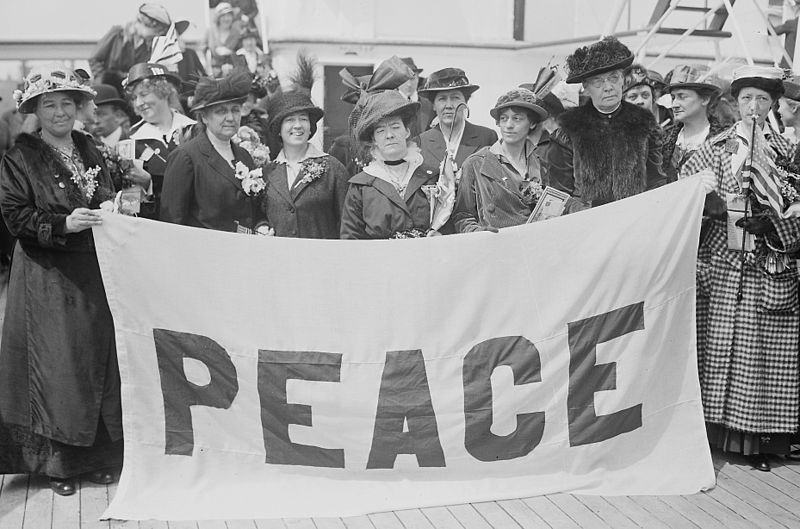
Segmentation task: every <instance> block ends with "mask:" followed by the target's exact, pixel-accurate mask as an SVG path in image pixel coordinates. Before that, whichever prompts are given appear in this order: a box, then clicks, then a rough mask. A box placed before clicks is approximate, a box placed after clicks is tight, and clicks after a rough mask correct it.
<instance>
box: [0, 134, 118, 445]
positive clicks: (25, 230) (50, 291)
mask: <svg viewBox="0 0 800 529" xmlns="http://www.w3.org/2000/svg"><path fill="white" fill-rule="evenodd" d="M72 137H73V141H74V142H75V145H76V147H77V148H78V150H79V152H80V154H81V158H82V160H83V162H84V165H85V167H86V168H87V169H89V168H92V167H95V166H98V167H100V168H101V169H102V171H101V173H100V174H99V175H98V183H99V187H98V188H97V190H96V191H95V193H94V196H93V197H92V199H91V201H87V200H86V198H85V197H84V196H83V195H82V194H81V192H80V190H79V189H78V187H77V186H76V185H75V184H73V183H72V181H71V180H70V173H69V172H68V171H67V169H66V168H65V167H64V166H63V165H62V164H61V162H60V161H58V160H56V156H55V154H53V153H52V152H51V151H50V149H49V147H47V146H46V145H45V144H44V142H43V141H42V140H41V139H40V138H39V137H38V136H32V135H28V134H23V135H21V136H20V137H19V138H18V140H17V143H16V145H15V147H13V148H12V149H11V150H10V151H9V152H8V154H7V155H6V156H5V158H3V161H2V164H0V209H2V212H3V218H4V219H5V221H6V224H7V225H8V228H9V230H10V231H11V233H12V235H14V236H15V237H17V239H18V243H17V246H16V248H15V251H14V260H13V264H12V267H11V279H10V281H9V290H8V301H7V305H6V318H5V324H4V326H3V339H2V346H0V417H1V418H2V421H3V422H4V423H6V424H15V425H20V426H23V427H25V428H27V429H29V430H31V431H33V432H34V433H36V434H39V435H41V436H44V437H47V438H49V439H53V440H56V441H59V442H62V443H66V444H69V445H75V446H91V445H92V444H93V443H94V441H95V434H96V432H97V430H98V424H99V420H100V418H101V417H102V419H103V422H104V423H105V426H106V428H107V430H108V432H109V434H110V436H111V439H112V440H117V439H121V438H122V414H121V408H120V396H119V372H118V368H117V359H116V349H115V345H114V325H113V321H112V319H111V313H110V312H109V309H108V304H107V302H106V295H105V291H104V289H103V282H102V278H101V277H100V269H99V266H98V263H97V256H96V254H95V250H94V239H93V238H92V232H91V230H84V231H82V232H80V233H70V234H67V233H65V228H66V218H67V216H68V215H69V213H71V212H72V210H73V209H75V208H77V207H89V208H97V207H98V206H99V204H100V202H102V201H103V200H107V199H110V198H113V184H112V183H111V178H110V177H109V174H108V172H107V170H106V168H105V166H104V164H103V159H102V156H101V155H100V153H99V152H98V151H97V148H96V147H95V146H94V145H93V144H92V142H91V140H90V139H89V138H88V137H87V136H85V135H84V134H82V133H79V132H73V133H72Z"/></svg>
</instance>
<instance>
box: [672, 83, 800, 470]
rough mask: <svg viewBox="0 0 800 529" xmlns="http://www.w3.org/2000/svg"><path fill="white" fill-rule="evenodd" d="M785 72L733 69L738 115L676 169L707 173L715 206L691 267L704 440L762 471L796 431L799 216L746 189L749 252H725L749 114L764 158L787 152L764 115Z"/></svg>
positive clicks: (684, 172)
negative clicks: (729, 201) (781, 212)
mask: <svg viewBox="0 0 800 529" xmlns="http://www.w3.org/2000/svg"><path fill="white" fill-rule="evenodd" d="M781 74H782V72H781V71H780V70H778V69H777V68H763V67H742V68H740V69H738V70H737V71H736V72H734V81H733V83H732V85H731V91H732V93H733V95H734V97H736V98H737V100H738V102H739V109H740V113H741V116H742V120H740V121H739V122H737V123H736V124H735V125H734V126H732V127H731V128H729V129H728V130H726V131H725V132H723V133H721V134H718V135H717V136H716V137H713V138H711V139H709V140H708V141H707V142H706V143H705V144H704V145H703V146H702V147H701V148H700V149H699V150H698V151H697V152H696V153H695V154H694V156H692V158H691V159H690V160H689V161H688V162H687V163H686V164H685V165H684V166H683V168H682V170H681V177H687V176H689V175H694V174H696V173H698V172H706V174H708V173H707V171H708V170H710V171H712V172H713V174H714V175H715V176H716V181H715V185H714V187H715V191H712V193H710V195H709V200H707V201H706V204H707V211H706V213H707V214H708V213H709V209H713V208H709V205H712V204H716V205H717V207H716V211H714V212H712V214H711V215H710V216H711V219H712V220H711V222H710V228H709V230H708V232H707V233H706V234H705V236H704V238H703V240H702V241H701V246H700V251H699V255H698V264H697V266H698V270H697V284H698V286H697V290H698V292H697V296H698V303H697V343H698V367H699V375H700V386H701V389H702V396H703V408H704V411H705V418H706V426H707V430H708V437H709V441H710V443H711V445H712V446H714V447H716V448H720V449H722V450H724V451H730V452H737V453H741V454H744V455H745V456H748V458H749V459H750V462H751V464H752V465H753V467H754V468H757V469H758V470H763V471H768V470H770V465H769V459H768V458H767V454H787V453H788V452H789V448H790V438H791V435H792V433H794V432H796V431H797V429H798V411H797V410H798V404H799V402H800V390H799V389H798V354H797V352H798V332H799V330H800V313H799V312H798V309H800V307H799V306H798V305H800V303H798V281H797V270H796V269H795V263H794V260H793V259H788V257H787V256H786V254H787V253H792V252H795V251H797V250H798V249H800V219H797V218H789V219H783V218H780V217H779V216H778V215H777V213H776V212H775V211H774V210H772V209H771V208H768V207H767V206H764V205H762V204H760V203H758V202H756V201H755V200H754V199H753V197H752V193H751V200H750V204H751V206H752V211H753V216H752V217H751V218H749V219H748V221H747V222H746V223H744V224H743V226H744V229H745V230H746V231H747V232H748V233H750V234H753V235H755V249H754V250H753V251H750V252H746V253H745V260H744V264H742V252H741V250H738V249H736V250H732V249H728V239H727V222H728V219H727V217H728V216H729V214H728V212H727V211H726V202H725V200H726V198H727V197H733V196H735V195H738V194H739V193H740V192H741V184H740V178H741V167H742V165H744V163H746V161H747V158H748V156H747V155H748V152H749V148H748V145H749V142H750V138H751V132H750V131H752V127H750V128H748V127H747V121H745V120H751V119H752V118H751V115H753V114H754V113H755V114H756V116H757V123H758V129H757V132H758V131H761V132H758V134H757V136H756V138H757V141H756V147H757V149H760V150H759V152H760V153H761V160H762V161H765V160H766V158H765V157H772V158H773V159H774V157H775V156H776V155H779V154H780V155H784V156H789V155H791V154H793V153H792V150H793V147H792V145H791V144H790V143H789V142H788V141H787V140H786V139H785V138H783V137H782V136H781V135H780V134H778V133H777V132H775V131H773V130H772V128H771V127H770V125H769V124H768V123H766V120H765V118H766V116H767V114H768V112H769V109H770V108H771V106H772V104H773V103H774V102H775V101H776V100H777V98H778V97H780V94H781V93H783V84H782V81H781V77H782V75H781ZM762 133H763V136H762ZM761 165H762V166H763V165H766V167H767V168H769V164H768V163H767V164H761ZM704 170H705V171H704ZM768 170H769V169H768ZM709 176H710V174H709ZM740 224H742V223H741V222H740Z"/></svg>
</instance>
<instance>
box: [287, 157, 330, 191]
mask: <svg viewBox="0 0 800 529" xmlns="http://www.w3.org/2000/svg"><path fill="white" fill-rule="evenodd" d="M327 170H328V161H327V160H326V159H325V158H308V159H307V160H303V162H302V163H301V164H300V172H301V173H302V174H303V178H301V179H300V180H298V181H297V183H296V184H295V187H296V186H301V185H303V184H310V183H311V182H313V181H314V180H319V179H320V178H322V175H324V174H325V171H327Z"/></svg>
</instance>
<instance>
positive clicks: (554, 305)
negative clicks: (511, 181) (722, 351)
mask: <svg viewBox="0 0 800 529" xmlns="http://www.w3.org/2000/svg"><path fill="white" fill-rule="evenodd" d="M702 203H703V194H702V188H701V186H700V185H699V184H698V183H697V182H695V181H691V180H687V181H681V182H677V183H674V184H670V185H668V186H666V187H663V188H660V189H657V190H654V191H651V192H647V193H644V194H642V195H638V196H636V197H632V198H630V199H626V200H622V201H619V202H616V203H613V204H610V205H607V206H603V207H599V208H595V209H592V210H588V211H585V212H582V213H579V214H575V215H570V216H566V217H560V218H556V219H552V220H548V221H546V222H541V223H536V224H530V225H525V226H519V227H515V228H510V229H506V230H502V231H501V232H500V233H498V234H494V233H488V232H483V233H475V234H467V235H454V236H445V237H436V238H428V239H415V240H400V241H319V240H302V239H283V238H272V237H257V236H246V235H240V234H233V233H222V232H216V231H210V230H201V229H194V228H187V227H183V226H176V225H170V224H164V223H158V222H152V221H148V220H144V219H136V218H129V217H123V216H117V215H110V214H109V215H104V217H103V225H102V226H101V227H99V228H95V229H94V236H95V240H96V243H97V252H98V258H99V261H100V265H101V268H102V273H103V280H104V283H105V287H106V292H107V295H108V299H109V304H110V307H111V311H112V313H113V316H114V322H115V326H116V339H117V348H118V354H119V364H120V373H121V376H122V396H123V414H124V428H125V463H124V469H123V473H122V476H121V479H120V483H119V487H118V489H117V494H116V496H115V498H114V500H113V502H112V504H111V505H110V506H109V508H108V510H107V511H106V513H105V516H106V517H112V518H121V519H147V518H156V519H172V520H178V519H215V518H223V519H233V518H272V517H311V516H334V517H337V516H349V515H357V514H363V513H367V512H375V511H385V510H395V509H406V508H415V507H425V506H435V505H445V504H456V503H465V502H479V501H488V500H497V499H504V498H519V497H526V496H531V495H537V494H547V493H554V492H573V493H581V494H604V495H631V494H689V493H694V492H697V491H699V490H702V489H705V488H708V487H712V486H713V485H714V469H713V467H712V463H711V457H710V454H709V449H708V443H707V440H706V434H705V428H704V423H703V414H702V406H701V403H700V390H699V386H698V381H697V367H696V360H695V356H696V350H695V347H696V346H695V328H694V312H695V256H696V252H697V242H698V237H699V226H700V214H701V210H702Z"/></svg>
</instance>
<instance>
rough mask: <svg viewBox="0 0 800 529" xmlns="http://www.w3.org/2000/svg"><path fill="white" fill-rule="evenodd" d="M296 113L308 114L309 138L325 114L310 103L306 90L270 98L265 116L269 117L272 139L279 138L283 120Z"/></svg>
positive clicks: (292, 91)
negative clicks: (309, 124)
mask: <svg viewBox="0 0 800 529" xmlns="http://www.w3.org/2000/svg"><path fill="white" fill-rule="evenodd" d="M296 112H306V113H308V120H309V121H310V122H311V136H313V135H314V134H316V132H317V122H318V121H319V120H321V119H322V116H324V115H325V112H323V111H322V109H321V108H319V107H318V106H316V105H315V104H314V102H313V101H311V96H310V94H309V93H308V91H307V90H305V89H302V88H297V89H295V90H290V91H287V92H281V93H280V94H277V95H275V96H274V97H271V98H270V100H269V107H267V115H268V116H269V125H268V126H269V130H270V132H271V133H272V137H273V138H280V135H281V125H282V124H283V120H284V119H286V118H287V117H288V116H290V115H291V114H294V113H296Z"/></svg>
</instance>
